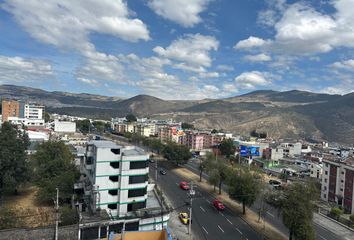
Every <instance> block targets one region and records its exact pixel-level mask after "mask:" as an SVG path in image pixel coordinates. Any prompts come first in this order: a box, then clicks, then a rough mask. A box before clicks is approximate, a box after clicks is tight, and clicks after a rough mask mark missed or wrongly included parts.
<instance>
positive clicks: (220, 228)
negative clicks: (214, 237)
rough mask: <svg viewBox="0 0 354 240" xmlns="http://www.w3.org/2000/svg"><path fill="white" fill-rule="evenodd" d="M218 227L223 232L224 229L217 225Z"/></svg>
mask: <svg viewBox="0 0 354 240" xmlns="http://www.w3.org/2000/svg"><path fill="white" fill-rule="evenodd" d="M218 228H219V229H220V230H221V231H222V232H223V233H224V230H222V228H221V227H220V226H219V225H218Z"/></svg>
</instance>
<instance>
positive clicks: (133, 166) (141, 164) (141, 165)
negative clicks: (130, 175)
mask: <svg viewBox="0 0 354 240" xmlns="http://www.w3.org/2000/svg"><path fill="white" fill-rule="evenodd" d="M147 166H148V164H147V161H136V162H130V167H129V169H142V168H146V167H147Z"/></svg>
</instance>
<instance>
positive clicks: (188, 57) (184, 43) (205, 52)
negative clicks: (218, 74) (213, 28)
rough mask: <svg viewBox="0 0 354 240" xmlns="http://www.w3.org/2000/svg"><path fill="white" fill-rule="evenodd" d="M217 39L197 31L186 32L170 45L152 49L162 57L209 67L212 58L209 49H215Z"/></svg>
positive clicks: (216, 47) (217, 42) (217, 44)
mask: <svg viewBox="0 0 354 240" xmlns="http://www.w3.org/2000/svg"><path fill="white" fill-rule="evenodd" d="M218 46H219V41H217V40H216V38H215V37H213V36H204V35H201V34H199V33H197V34H187V35H185V36H184V38H179V39H177V40H174V41H173V42H172V43H171V45H170V46H168V47H166V48H163V47H160V46H157V47H155V48H154V49H153V51H154V52H155V53H157V54H158V55H160V56H162V57H166V58H169V59H173V60H176V61H180V62H185V63H188V64H191V65H193V66H203V67H210V66H211V62H212V59H211V57H210V55H209V52H210V51H211V50H215V51H216V50H217V49H218Z"/></svg>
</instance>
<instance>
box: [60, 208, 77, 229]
mask: <svg viewBox="0 0 354 240" xmlns="http://www.w3.org/2000/svg"><path fill="white" fill-rule="evenodd" d="M78 220H79V219H78V216H77V212H76V209H72V208H70V207H68V206H63V207H62V208H60V225H61V226H65V225H72V224H75V223H77V222H78Z"/></svg>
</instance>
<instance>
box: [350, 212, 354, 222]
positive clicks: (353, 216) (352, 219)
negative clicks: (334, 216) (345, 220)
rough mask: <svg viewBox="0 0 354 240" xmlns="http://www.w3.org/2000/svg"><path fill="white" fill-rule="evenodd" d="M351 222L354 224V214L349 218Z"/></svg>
mask: <svg viewBox="0 0 354 240" xmlns="http://www.w3.org/2000/svg"><path fill="white" fill-rule="evenodd" d="M349 219H350V221H352V222H354V214H352V215H350V216H349Z"/></svg>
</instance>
